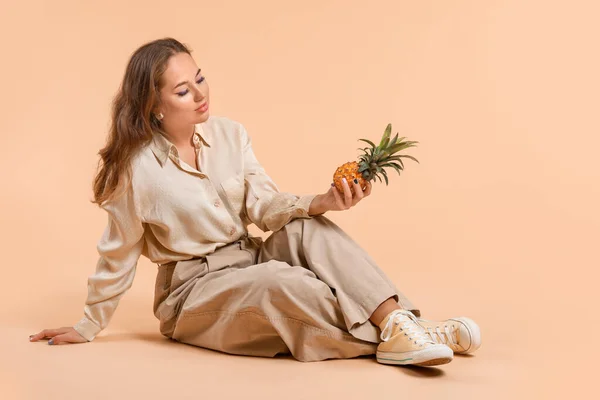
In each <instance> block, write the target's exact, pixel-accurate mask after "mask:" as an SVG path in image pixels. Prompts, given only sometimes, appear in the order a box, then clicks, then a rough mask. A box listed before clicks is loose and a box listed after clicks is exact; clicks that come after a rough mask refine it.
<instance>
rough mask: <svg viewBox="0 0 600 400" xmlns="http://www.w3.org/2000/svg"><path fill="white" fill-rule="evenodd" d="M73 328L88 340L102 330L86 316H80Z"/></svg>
mask: <svg viewBox="0 0 600 400" xmlns="http://www.w3.org/2000/svg"><path fill="white" fill-rule="evenodd" d="M73 329H75V330H76V331H77V333H79V334H80V335H81V336H83V337H84V338H86V339H87V341H88V342H91V341H92V340H94V338H95V337H96V335H97V334H98V333H100V331H101V330H102V329H101V328H99V327H98V325H96V324H95V323H93V322H92V321H90V319H88V318H87V317H83V318H81V319H80V320H79V322H77V323H76V324H75V326H73Z"/></svg>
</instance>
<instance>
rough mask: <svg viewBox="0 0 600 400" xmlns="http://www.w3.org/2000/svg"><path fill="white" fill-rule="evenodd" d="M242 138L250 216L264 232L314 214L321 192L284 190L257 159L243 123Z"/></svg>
mask: <svg viewBox="0 0 600 400" xmlns="http://www.w3.org/2000/svg"><path fill="white" fill-rule="evenodd" d="M241 140H242V151H243V158H244V160H243V162H244V180H245V202H246V214H247V216H248V219H249V220H250V221H252V223H254V224H255V225H256V226H257V227H258V228H259V229H261V230H262V231H263V232H267V231H273V232H275V231H278V230H279V229H281V228H283V227H284V226H285V225H286V224H287V223H288V222H290V221H292V220H294V219H296V218H312V217H313V216H311V215H309V214H308V210H309V207H310V203H311V202H312V201H313V199H314V198H315V197H316V196H317V195H316V194H308V195H301V196H299V195H295V194H292V193H286V192H280V191H279V188H278V187H277V185H276V184H275V182H273V180H272V179H271V178H270V177H269V176H268V175H267V173H266V172H265V169H264V168H263V167H262V166H261V165H260V163H259V162H258V160H257V159H256V156H255V155H254V151H253V150H252V140H251V138H250V136H249V135H248V133H247V131H246V129H245V128H244V127H243V126H241ZM319 215H321V214H319Z"/></svg>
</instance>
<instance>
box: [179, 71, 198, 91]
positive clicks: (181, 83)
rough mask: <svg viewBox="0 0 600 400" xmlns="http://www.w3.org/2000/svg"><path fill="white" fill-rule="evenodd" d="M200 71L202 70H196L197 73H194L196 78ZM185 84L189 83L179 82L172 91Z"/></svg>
mask: <svg viewBox="0 0 600 400" xmlns="http://www.w3.org/2000/svg"><path fill="white" fill-rule="evenodd" d="M201 70H202V68H198V71H196V76H198V74H199V73H200V71H201ZM186 83H189V81H183V82H179V83H178V84H177V85H175V87H174V88H173V89H177V88H178V87H179V86H181V85H185V84H186Z"/></svg>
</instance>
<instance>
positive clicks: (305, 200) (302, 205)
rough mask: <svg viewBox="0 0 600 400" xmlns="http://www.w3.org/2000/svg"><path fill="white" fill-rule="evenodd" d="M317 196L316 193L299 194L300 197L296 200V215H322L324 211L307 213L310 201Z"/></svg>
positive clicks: (308, 216) (310, 216)
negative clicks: (312, 213) (313, 213)
mask: <svg viewBox="0 0 600 400" xmlns="http://www.w3.org/2000/svg"><path fill="white" fill-rule="evenodd" d="M317 196H318V195H316V194H307V195H304V196H300V198H299V199H298V201H297V202H296V207H297V208H296V213H297V216H298V217H304V218H312V217H315V216H317V215H323V214H324V213H321V214H315V215H309V214H308V210H309V209H310V203H311V202H312V201H313V199H314V198H315V197H317Z"/></svg>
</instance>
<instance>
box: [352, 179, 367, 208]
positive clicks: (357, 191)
mask: <svg viewBox="0 0 600 400" xmlns="http://www.w3.org/2000/svg"><path fill="white" fill-rule="evenodd" d="M352 184H353V185H354V198H355V200H356V201H355V202H354V204H356V203H358V202H359V201H361V200H362V199H363V197H365V195H364V193H363V190H362V188H361V187H360V185H359V184H358V180H356V179H355V180H354V181H352Z"/></svg>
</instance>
